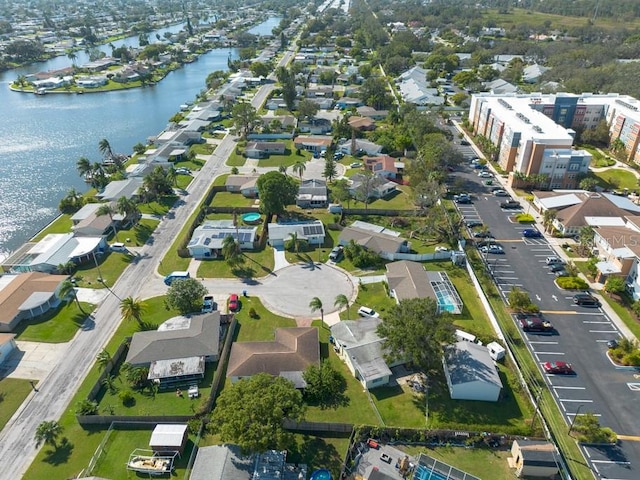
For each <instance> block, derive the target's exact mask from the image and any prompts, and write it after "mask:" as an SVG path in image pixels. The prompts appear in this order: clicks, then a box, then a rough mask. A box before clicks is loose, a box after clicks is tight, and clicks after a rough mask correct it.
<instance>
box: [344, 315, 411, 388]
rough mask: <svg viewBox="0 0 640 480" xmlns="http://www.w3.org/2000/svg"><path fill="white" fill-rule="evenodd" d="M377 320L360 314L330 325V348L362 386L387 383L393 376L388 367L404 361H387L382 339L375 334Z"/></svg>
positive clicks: (380, 385)
mask: <svg viewBox="0 0 640 480" xmlns="http://www.w3.org/2000/svg"><path fill="white" fill-rule="evenodd" d="M381 323H382V320H381V319H380V318H374V317H364V318H360V319H358V320H343V321H342V322H338V323H336V324H335V325H332V326H331V336H332V337H333V344H334V350H335V351H336V353H337V354H338V355H339V356H340V358H341V359H342V361H343V362H345V364H346V365H347V368H348V369H349V371H350V372H351V374H352V375H353V376H354V377H355V378H356V379H357V380H358V381H360V383H362V386H363V387H364V388H366V389H372V388H375V387H382V386H384V385H387V384H388V383H389V381H390V380H391V378H392V376H393V374H392V372H391V367H394V366H396V365H401V364H403V363H405V362H404V361H400V360H399V361H396V362H393V363H391V364H387V361H386V360H385V358H384V356H385V353H386V352H385V350H384V348H383V346H382V344H383V341H384V339H383V338H381V337H380V336H379V335H378V333H377V329H378V325H380V324H381Z"/></svg>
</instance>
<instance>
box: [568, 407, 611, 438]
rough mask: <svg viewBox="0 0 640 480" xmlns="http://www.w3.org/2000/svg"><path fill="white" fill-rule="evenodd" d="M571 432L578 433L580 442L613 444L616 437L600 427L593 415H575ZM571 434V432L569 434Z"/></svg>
mask: <svg viewBox="0 0 640 480" xmlns="http://www.w3.org/2000/svg"><path fill="white" fill-rule="evenodd" d="M571 430H572V431H575V432H577V433H578V440H579V441H580V442H588V443H615V442H616V440H617V435H616V434H615V433H614V432H613V430H611V429H610V428H607V427H601V426H600V421H599V420H598V417H596V416H595V414H593V413H585V414H582V415H577V416H576V418H575V420H574V422H573V424H572V426H571ZM569 433H571V432H569Z"/></svg>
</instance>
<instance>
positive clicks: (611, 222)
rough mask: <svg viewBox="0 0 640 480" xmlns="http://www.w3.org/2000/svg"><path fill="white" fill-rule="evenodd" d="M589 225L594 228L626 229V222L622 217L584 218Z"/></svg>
mask: <svg viewBox="0 0 640 480" xmlns="http://www.w3.org/2000/svg"><path fill="white" fill-rule="evenodd" d="M584 221H585V222H587V225H591V226H592V227H624V226H626V222H625V220H624V218H620V217H584Z"/></svg>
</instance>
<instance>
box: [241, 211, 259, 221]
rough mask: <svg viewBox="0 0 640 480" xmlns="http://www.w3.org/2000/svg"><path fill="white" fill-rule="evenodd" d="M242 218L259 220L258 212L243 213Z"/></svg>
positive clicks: (244, 219)
mask: <svg viewBox="0 0 640 480" xmlns="http://www.w3.org/2000/svg"><path fill="white" fill-rule="evenodd" d="M242 220H243V221H244V222H257V221H258V220H260V214H259V213H245V214H244V215H242Z"/></svg>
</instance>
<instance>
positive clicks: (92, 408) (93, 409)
mask: <svg viewBox="0 0 640 480" xmlns="http://www.w3.org/2000/svg"><path fill="white" fill-rule="evenodd" d="M97 413H98V402H95V401H92V400H89V399H88V398H85V399H84V400H80V401H79V402H78V403H77V404H76V414H78V415H96V414H97Z"/></svg>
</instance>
